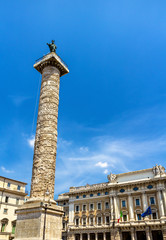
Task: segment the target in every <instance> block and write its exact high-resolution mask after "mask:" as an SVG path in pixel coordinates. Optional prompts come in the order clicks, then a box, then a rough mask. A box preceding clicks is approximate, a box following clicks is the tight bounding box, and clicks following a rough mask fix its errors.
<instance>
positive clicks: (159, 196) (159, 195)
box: [157, 189, 165, 218]
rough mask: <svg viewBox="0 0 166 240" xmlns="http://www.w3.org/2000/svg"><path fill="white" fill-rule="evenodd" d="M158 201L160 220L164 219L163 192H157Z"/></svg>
mask: <svg viewBox="0 0 166 240" xmlns="http://www.w3.org/2000/svg"><path fill="white" fill-rule="evenodd" d="M157 200H158V204H159V213H160V218H164V217H165V214H164V204H163V196H162V190H160V189H159V190H158V191H157Z"/></svg>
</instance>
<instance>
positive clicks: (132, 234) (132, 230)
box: [131, 227, 135, 240]
mask: <svg viewBox="0 0 166 240" xmlns="http://www.w3.org/2000/svg"><path fill="white" fill-rule="evenodd" d="M131 240H135V230H134V228H133V227H132V228H131Z"/></svg>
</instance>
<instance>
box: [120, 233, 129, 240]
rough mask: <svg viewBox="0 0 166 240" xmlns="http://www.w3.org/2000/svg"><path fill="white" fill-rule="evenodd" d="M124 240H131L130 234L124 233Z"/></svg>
mask: <svg viewBox="0 0 166 240" xmlns="http://www.w3.org/2000/svg"><path fill="white" fill-rule="evenodd" d="M122 240H131V234H130V232H122Z"/></svg>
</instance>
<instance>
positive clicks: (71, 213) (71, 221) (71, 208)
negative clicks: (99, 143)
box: [68, 201, 74, 225]
mask: <svg viewBox="0 0 166 240" xmlns="http://www.w3.org/2000/svg"><path fill="white" fill-rule="evenodd" d="M73 224H74V203H73V202H70V201H69V224H68V225H73Z"/></svg>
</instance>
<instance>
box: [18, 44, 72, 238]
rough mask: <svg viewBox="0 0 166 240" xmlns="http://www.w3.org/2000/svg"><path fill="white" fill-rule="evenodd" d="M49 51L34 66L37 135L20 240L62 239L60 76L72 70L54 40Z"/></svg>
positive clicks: (20, 211)
mask: <svg viewBox="0 0 166 240" xmlns="http://www.w3.org/2000/svg"><path fill="white" fill-rule="evenodd" d="M48 45H49V48H50V53H49V54H47V55H45V56H44V57H42V58H41V59H39V60H38V61H37V62H36V63H35V64H34V68H35V69H36V70H37V71H39V72H40V73H41V74H42V82H41V90H40V100H39V109H38V119H37V128H36V136H35V146H34V157H33V169H32V180H31V194H30V199H29V201H27V202H26V203H24V204H23V205H22V206H21V207H20V208H19V209H18V210H17V211H16V213H17V225H16V236H15V238H16V239H17V240H19V239H20V240H38V239H43V240H45V239H46V240H47V239H50V240H60V239H61V238H62V236H61V234H62V215H63V208H62V207H60V206H57V205H56V202H55V201H54V182H55V166H56V151H57V119H58V105H59V85H60V77H61V76H63V75H64V74H67V73H68V72H69V70H68V67H67V66H66V64H65V63H64V62H63V61H62V60H61V58H60V57H59V56H58V55H57V54H56V52H55V50H56V45H55V44H54V41H52V43H51V44H48Z"/></svg>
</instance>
